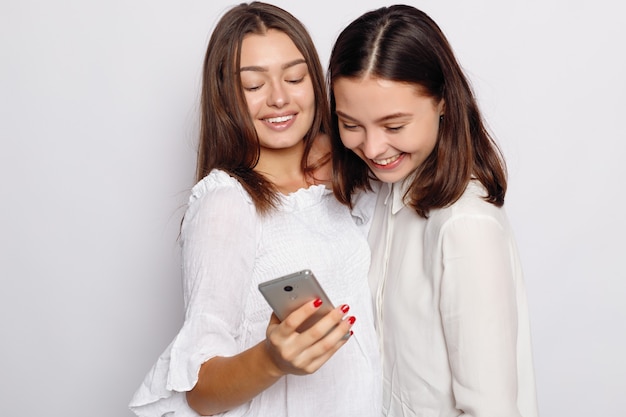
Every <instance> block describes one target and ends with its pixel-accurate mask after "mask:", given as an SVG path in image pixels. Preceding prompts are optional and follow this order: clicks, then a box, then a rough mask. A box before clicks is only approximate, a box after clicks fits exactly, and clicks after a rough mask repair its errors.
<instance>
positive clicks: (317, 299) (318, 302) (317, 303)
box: [313, 298, 322, 308]
mask: <svg viewBox="0 0 626 417" xmlns="http://www.w3.org/2000/svg"><path fill="white" fill-rule="evenodd" d="M321 305H322V300H321V299H320V298H316V299H315V301H313V307H316V308H317V307H319V306H321Z"/></svg>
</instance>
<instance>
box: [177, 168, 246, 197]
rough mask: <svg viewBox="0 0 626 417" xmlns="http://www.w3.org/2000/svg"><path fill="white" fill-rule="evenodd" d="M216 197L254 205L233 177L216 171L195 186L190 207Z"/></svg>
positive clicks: (192, 190)
mask: <svg viewBox="0 0 626 417" xmlns="http://www.w3.org/2000/svg"><path fill="white" fill-rule="evenodd" d="M216 195H220V196H222V197H227V196H231V198H232V199H233V200H239V201H240V202H241V203H246V204H250V205H252V204H253V202H252V198H251V197H250V195H249V194H248V193H247V192H246V190H245V189H244V188H243V186H242V185H241V183H240V182H239V181H238V180H237V179H236V178H233V177H231V176H230V175H228V173H226V172H224V171H222V170H219V169H214V170H213V171H211V172H210V173H209V175H207V176H206V177H204V178H203V179H201V180H200V181H198V183H196V185H194V186H193V188H192V189H191V195H190V196H189V202H188V206H192V205H194V204H197V203H199V202H201V201H203V200H205V199H207V198H211V197H214V196H216Z"/></svg>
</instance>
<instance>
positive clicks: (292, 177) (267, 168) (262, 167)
mask: <svg viewBox="0 0 626 417" xmlns="http://www.w3.org/2000/svg"><path fill="white" fill-rule="evenodd" d="M303 154H304V142H300V143H299V144H298V145H296V146H293V147H291V148H288V149H269V148H261V154H260V156H259V162H258V163H257V165H256V167H255V168H254V170H255V171H256V172H258V173H260V174H263V175H264V176H265V177H266V178H267V179H268V180H270V181H271V182H272V183H273V184H274V185H275V186H276V188H278V190H279V191H280V192H281V193H283V194H288V193H292V192H295V191H297V190H299V189H300V188H307V187H308V186H309V185H310V184H308V183H307V181H306V178H305V175H304V172H303V171H302V166H301V164H302V155H303Z"/></svg>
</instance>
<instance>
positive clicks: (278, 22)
mask: <svg viewBox="0 0 626 417" xmlns="http://www.w3.org/2000/svg"><path fill="white" fill-rule="evenodd" d="M269 29H275V30H279V31H281V32H283V33H285V34H286V35H287V36H289V38H290V39H291V40H292V41H293V43H294V44H295V46H296V47H297V48H298V50H299V51H300V52H301V53H302V55H303V56H304V59H305V60H306V63H307V65H308V70H309V75H310V77H311V81H312V84H313V90H314V93H315V101H316V110H315V115H314V118H313V124H312V126H311V129H310V130H309V132H308V133H307V134H306V136H305V137H304V138H303V139H304V142H305V147H304V155H303V158H302V169H303V172H305V173H307V172H310V171H311V170H312V169H313V168H312V167H311V166H309V165H308V164H307V160H308V155H309V153H310V150H311V146H312V144H313V141H314V140H315V138H316V137H317V136H318V135H320V134H321V133H328V132H329V130H330V129H329V125H330V122H329V109H328V97H327V95H326V85H325V81H324V75H323V74H324V72H323V69H322V66H321V64H320V61H319V57H318V55H317V51H316V49H315V46H314V44H313V41H312V40H311V37H310V35H309V33H308V32H307V30H306V28H305V27H304V25H303V24H302V23H301V22H300V21H299V20H298V19H296V18H295V17H294V16H292V15H291V14H290V13H288V12H287V11H285V10H283V9H281V8H279V7H276V6H273V5H270V4H266V3H262V2H251V3H249V4H245V3H244V4H240V5H238V6H235V7H233V8H232V9H230V10H229V11H227V12H226V13H225V14H224V15H223V16H222V18H221V19H220V20H219V22H218V23H217V25H216V27H215V29H214V30H213V33H212V35H211V38H210V40H209V44H208V47H207V51H206V55H205V59H204V70H203V79H202V97H201V125H200V142H199V146H198V160H197V167H196V179H197V180H198V181H200V180H201V179H202V178H204V177H205V176H206V175H208V174H209V172H211V170H213V169H221V170H224V171H225V172H228V173H229V174H230V175H231V176H233V177H235V178H237V179H238V180H239V181H240V182H241V184H242V185H243V187H244V188H245V189H246V191H247V192H248V193H249V194H250V196H251V197H252V200H253V201H254V204H255V206H256V208H257V210H258V211H259V212H260V213H267V212H268V211H269V210H270V209H271V208H273V207H275V205H276V203H277V191H276V188H275V187H274V185H273V184H272V183H271V182H270V181H268V180H267V179H266V178H265V177H264V176H263V175H261V174H259V173H257V172H255V171H254V170H253V168H254V167H255V166H256V164H257V162H258V160H259V153H260V147H259V140H258V137H257V133H256V130H255V128H254V124H253V121H252V118H251V116H250V114H249V111H248V107H247V104H246V99H245V96H244V92H243V88H242V85H241V78H240V74H239V66H240V51H241V44H242V42H243V38H244V37H245V36H246V35H248V34H259V35H262V34H265V33H266V32H267V31H268V30H269Z"/></svg>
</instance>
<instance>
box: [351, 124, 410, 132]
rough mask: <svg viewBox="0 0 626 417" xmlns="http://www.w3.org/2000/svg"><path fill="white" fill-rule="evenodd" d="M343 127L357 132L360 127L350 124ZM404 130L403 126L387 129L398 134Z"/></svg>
mask: <svg viewBox="0 0 626 417" xmlns="http://www.w3.org/2000/svg"><path fill="white" fill-rule="evenodd" d="M341 125H342V127H343V128H344V129H346V130H356V129H357V128H358V127H359V126H358V125H349V124H346V123H342V124H341ZM403 128H404V125H402V126H395V127H386V128H385V129H386V130H387V131H389V132H390V133H398V132H399V131H400V130H402V129H403Z"/></svg>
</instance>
